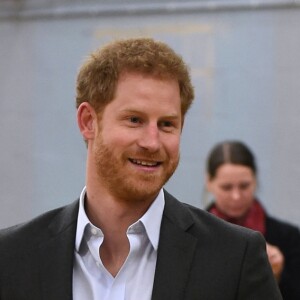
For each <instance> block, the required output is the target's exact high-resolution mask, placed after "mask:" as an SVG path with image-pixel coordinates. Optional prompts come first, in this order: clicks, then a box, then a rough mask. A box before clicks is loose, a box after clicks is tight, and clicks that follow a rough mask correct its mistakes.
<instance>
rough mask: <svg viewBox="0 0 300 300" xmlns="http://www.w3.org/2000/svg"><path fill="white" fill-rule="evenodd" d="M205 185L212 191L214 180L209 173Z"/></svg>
mask: <svg viewBox="0 0 300 300" xmlns="http://www.w3.org/2000/svg"><path fill="white" fill-rule="evenodd" d="M205 187H206V190H207V191H208V192H211V191H212V181H211V178H210V176H209V175H208V174H206V176H205Z"/></svg>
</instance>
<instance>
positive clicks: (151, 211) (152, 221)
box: [75, 187, 165, 252]
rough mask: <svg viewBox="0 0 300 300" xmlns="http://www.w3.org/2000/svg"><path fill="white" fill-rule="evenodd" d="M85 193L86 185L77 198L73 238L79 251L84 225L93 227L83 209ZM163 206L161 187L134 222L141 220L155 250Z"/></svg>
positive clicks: (163, 198) (163, 199) (163, 197)
mask: <svg viewBox="0 0 300 300" xmlns="http://www.w3.org/2000/svg"><path fill="white" fill-rule="evenodd" d="M85 195H86V187H84V188H83V190H82V192H81V194H80V199H79V211H78V219H77V229H76V240H75V249H76V251H77V252H78V251H79V248H80V245H81V241H82V239H83V236H84V231H85V227H86V226H87V225H89V224H90V225H91V226H92V227H95V226H94V225H92V223H91V222H90V220H89V218H88V217H87V215H86V212H85V209H84V201H85ZM164 206H165V196H164V192H163V189H161V190H160V192H159V194H158V196H157V197H156V199H155V200H154V201H153V202H152V204H151V205H150V207H149V208H148V210H147V211H146V212H145V214H144V215H143V216H142V217H141V218H140V219H139V220H138V221H137V222H136V223H138V222H141V223H142V224H143V225H144V227H145V230H146V233H147V236H148V238H149V240H150V242H151V244H152V246H153V248H154V249H155V250H157V248H158V242H159V233H160V225H161V220H162V215H163V210H164ZM136 223H135V224H136ZM131 226H132V225H131Z"/></svg>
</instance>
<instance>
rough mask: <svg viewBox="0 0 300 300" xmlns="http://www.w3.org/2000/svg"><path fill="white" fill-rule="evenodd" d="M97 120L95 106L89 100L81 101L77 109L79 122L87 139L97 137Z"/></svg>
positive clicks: (80, 128)
mask: <svg viewBox="0 0 300 300" xmlns="http://www.w3.org/2000/svg"><path fill="white" fill-rule="evenodd" d="M95 122H97V114H96V112H95V110H94V108H93V107H92V106H91V105H90V104H89V103H88V102H83V103H81V104H80V106H79V107H78V109H77V124H78V127H79V130H80V132H81V134H82V136H83V138H84V140H85V141H88V140H91V139H93V138H94V137H95V124H96V123H95Z"/></svg>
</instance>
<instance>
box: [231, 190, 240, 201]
mask: <svg viewBox="0 0 300 300" xmlns="http://www.w3.org/2000/svg"><path fill="white" fill-rule="evenodd" d="M231 197H232V199H233V200H239V199H240V198H241V191H240V190H239V189H233V190H232V193H231Z"/></svg>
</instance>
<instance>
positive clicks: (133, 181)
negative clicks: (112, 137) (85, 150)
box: [94, 136, 179, 203]
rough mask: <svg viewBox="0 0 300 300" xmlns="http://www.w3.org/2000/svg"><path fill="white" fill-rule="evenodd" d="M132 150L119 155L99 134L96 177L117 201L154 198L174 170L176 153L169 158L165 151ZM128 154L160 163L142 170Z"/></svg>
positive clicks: (177, 161)
mask: <svg viewBox="0 0 300 300" xmlns="http://www.w3.org/2000/svg"><path fill="white" fill-rule="evenodd" d="M132 152H134V153H132ZM132 152H130V153H126V152H124V153H120V154H119V155H118V153H116V152H115V151H114V148H113V147H112V146H108V145H106V144H104V143H103V140H102V138H101V136H98V142H97V144H96V147H95V149H94V153H95V164H96V170H97V175H98V177H99V180H100V182H101V184H103V185H104V186H105V187H106V188H107V189H108V190H109V192H110V193H111V194H112V195H114V196H115V197H116V199H119V201H122V202H128V203H134V202H142V201H147V200H154V199H155V197H156V196H157V194H158V193H159V191H160V189H161V188H162V187H163V186H164V184H165V183H166V182H167V181H168V180H169V178H170V177H171V176H172V175H173V173H174V172H175V170H176V168H177V166H178V163H179V154H178V155H177V156H176V157H175V158H170V157H168V156H167V155H166V154H163V153H156V154H150V153H149V152H148V151H146V150H139V151H132ZM129 157H132V158H133V157H142V158H144V159H149V160H152V161H163V163H162V164H161V165H160V166H159V170H158V171H154V172H141V171H139V170H137V169H136V167H135V166H134V165H133V163H132V162H131V161H130V160H129Z"/></svg>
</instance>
